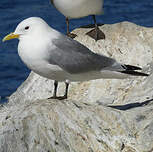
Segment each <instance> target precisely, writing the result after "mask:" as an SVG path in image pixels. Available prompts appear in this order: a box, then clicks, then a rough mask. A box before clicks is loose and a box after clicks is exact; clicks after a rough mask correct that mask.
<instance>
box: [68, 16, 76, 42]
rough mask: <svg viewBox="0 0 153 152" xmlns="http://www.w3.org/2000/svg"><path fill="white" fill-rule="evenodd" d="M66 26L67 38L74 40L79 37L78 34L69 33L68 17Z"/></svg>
mask: <svg viewBox="0 0 153 152" xmlns="http://www.w3.org/2000/svg"><path fill="white" fill-rule="evenodd" d="M66 25H67V36H68V37H70V38H72V39H74V38H75V37H76V36H77V35H76V34H73V33H70V31H69V19H68V17H66Z"/></svg>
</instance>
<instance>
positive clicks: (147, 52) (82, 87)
mask: <svg viewBox="0 0 153 152" xmlns="http://www.w3.org/2000/svg"><path fill="white" fill-rule="evenodd" d="M100 28H101V30H102V31H103V32H104V33H105V35H106V39H105V40H100V41H98V42H95V41H94V40H93V39H91V38H90V37H88V36H86V35H85V33H86V32H87V31H89V30H90V29H84V28H83V29H82V28H80V29H76V30H75V31H74V33H76V34H77V35H78V37H76V40H77V41H79V42H80V43H82V44H84V45H86V46H87V47H89V48H90V49H91V50H93V51H95V52H98V53H102V54H105V55H106V56H109V57H113V58H115V59H116V60H117V61H120V62H121V63H125V64H132V65H138V66H141V67H143V72H146V73H149V74H150V76H149V77H132V78H131V79H124V80H106V79H105V80H104V79H100V80H93V81H88V82H77V83H72V84H71V85H70V90H69V97H68V99H67V100H63V101H61V100H51V99H50V100H47V98H48V97H50V96H52V91H53V81H52V80H47V79H45V78H43V77H40V76H38V75H37V74H34V73H31V74H30V76H29V77H28V79H27V80H26V81H25V82H24V83H23V84H22V85H21V86H20V87H19V88H18V89H17V91H16V92H15V93H14V94H13V95H12V96H11V97H10V98H9V103H8V105H6V106H5V105H4V106H2V107H1V109H0V117H1V119H0V152H153V74H152V72H153V54H152V53H153V29H152V28H145V27H140V26H137V25H135V24H132V23H128V22H123V23H118V24H113V25H103V26H101V27H100ZM64 87H65V86H64V83H60V86H59V90H58V94H59V95H63V94H64Z"/></svg>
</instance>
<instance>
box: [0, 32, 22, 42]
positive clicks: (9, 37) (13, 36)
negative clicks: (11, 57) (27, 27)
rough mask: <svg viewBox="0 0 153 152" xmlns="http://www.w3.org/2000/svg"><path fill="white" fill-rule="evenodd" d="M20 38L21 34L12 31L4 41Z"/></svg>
mask: <svg viewBox="0 0 153 152" xmlns="http://www.w3.org/2000/svg"><path fill="white" fill-rule="evenodd" d="M15 38H19V34H14V33H10V34H8V35H6V36H5V37H4V38H3V40H2V41H3V42H4V41H7V40H11V39H15Z"/></svg>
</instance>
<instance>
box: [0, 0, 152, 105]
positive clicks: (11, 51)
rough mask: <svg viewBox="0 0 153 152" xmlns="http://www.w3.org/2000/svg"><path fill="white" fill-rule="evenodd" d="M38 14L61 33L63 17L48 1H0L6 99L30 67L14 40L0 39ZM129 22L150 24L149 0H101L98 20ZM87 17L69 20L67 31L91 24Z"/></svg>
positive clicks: (1, 83) (1, 89)
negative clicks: (102, 7) (23, 61)
mask: <svg viewBox="0 0 153 152" xmlns="http://www.w3.org/2000/svg"><path fill="white" fill-rule="evenodd" d="M31 16H39V17H42V18H43V19H44V20H46V21H47V22H48V24H49V25H51V26H52V27H53V28H55V29H56V30H58V31H60V32H62V33H65V32H66V24H65V17H64V16H63V15H62V14H60V13H59V12H58V11H57V10H56V9H55V8H54V7H53V6H52V5H51V4H50V2H49V0H0V97H1V101H0V102H1V103H3V102H6V101H7V99H6V98H7V97H8V96H10V95H11V94H12V93H13V92H15V91H16V89H17V88H18V87H19V86H20V85H21V84H22V83H23V81H24V80H25V79H26V78H27V77H28V75H29V73H30V70H29V69H28V68H27V67H26V66H25V65H24V64H23V63H22V61H21V60H20V58H19V56H18V54H17V44H18V40H11V41H7V42H5V43H2V41H1V40H2V38H3V37H4V36H5V35H6V34H8V33H10V32H13V31H14V29H15V27H16V26H17V24H18V23H19V22H20V21H22V20H23V19H25V18H28V17H31ZM121 21H129V22H133V23H136V24H138V25H141V26H145V27H153V0H105V1H104V15H101V16H97V22H98V23H104V24H113V23H117V22H121ZM91 23H92V20H91V17H90V16H88V17H85V18H81V19H76V20H71V22H70V28H71V30H73V29H75V28H77V27H79V26H81V25H88V24H91Z"/></svg>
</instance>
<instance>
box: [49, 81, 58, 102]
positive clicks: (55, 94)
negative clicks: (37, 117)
mask: <svg viewBox="0 0 153 152" xmlns="http://www.w3.org/2000/svg"><path fill="white" fill-rule="evenodd" d="M57 87H58V81H56V80H55V81H54V92H53V96H52V97H50V98H48V99H57Z"/></svg>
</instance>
